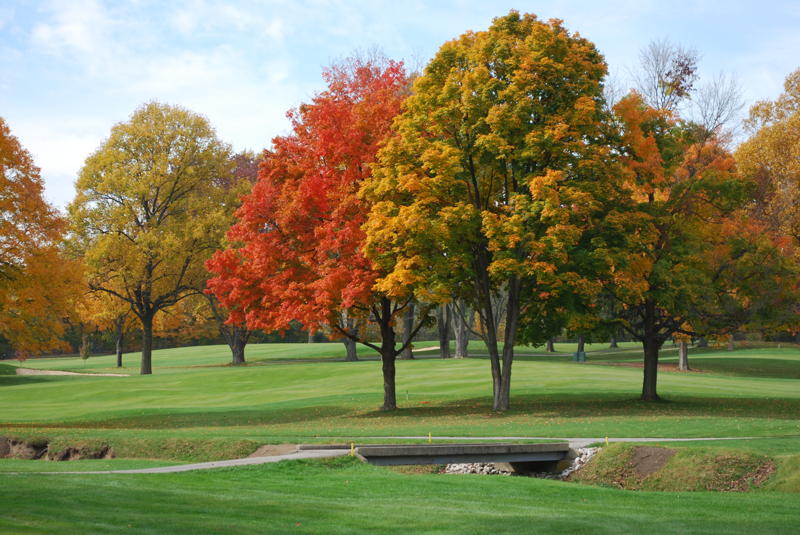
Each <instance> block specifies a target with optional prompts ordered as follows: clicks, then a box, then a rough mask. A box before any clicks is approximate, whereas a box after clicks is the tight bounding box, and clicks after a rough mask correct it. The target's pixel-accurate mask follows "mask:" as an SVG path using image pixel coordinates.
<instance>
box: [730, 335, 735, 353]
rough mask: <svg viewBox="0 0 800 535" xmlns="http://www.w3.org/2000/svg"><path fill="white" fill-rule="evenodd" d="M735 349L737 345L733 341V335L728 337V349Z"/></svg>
mask: <svg viewBox="0 0 800 535" xmlns="http://www.w3.org/2000/svg"><path fill="white" fill-rule="evenodd" d="M734 349H736V345H735V344H734V341H733V335H731V337H730V338H728V351H733V350H734Z"/></svg>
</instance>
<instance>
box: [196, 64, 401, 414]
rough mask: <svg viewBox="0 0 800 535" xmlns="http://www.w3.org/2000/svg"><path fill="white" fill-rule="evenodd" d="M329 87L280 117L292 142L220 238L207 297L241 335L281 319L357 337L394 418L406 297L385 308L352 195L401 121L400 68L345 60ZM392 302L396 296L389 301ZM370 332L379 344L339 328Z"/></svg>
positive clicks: (268, 159)
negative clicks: (354, 325) (377, 360)
mask: <svg viewBox="0 0 800 535" xmlns="http://www.w3.org/2000/svg"><path fill="white" fill-rule="evenodd" d="M324 78H325V81H326V83H327V85H328V88H327V90H326V91H323V92H321V93H319V94H317V95H316V96H315V97H314V98H313V99H312V101H311V102H310V103H308V104H303V105H301V106H300V107H299V108H298V109H296V110H292V111H291V112H290V113H289V118H290V119H291V121H292V133H291V134H290V135H288V136H283V137H278V138H275V139H274V140H273V149H272V150H271V151H266V152H265V153H264V156H263V162H262V164H261V169H260V172H259V180H258V182H257V183H256V184H255V185H254V187H253V191H252V193H251V194H250V195H249V196H247V197H246V198H245V199H244V202H243V204H242V207H241V208H240V209H239V211H238V212H237V217H238V221H237V223H236V224H235V225H234V226H233V227H232V228H231V230H230V232H229V233H228V240H229V242H230V243H231V244H232V246H231V247H230V248H228V249H226V250H224V251H220V252H218V253H217V254H215V255H214V258H212V260H211V261H209V263H208V267H209V269H210V270H211V271H212V272H213V273H215V274H216V275H217V276H216V277H214V278H212V279H211V280H210V281H209V288H210V289H211V291H212V292H214V294H215V295H216V296H217V298H218V299H219V300H220V302H221V303H222V304H223V305H224V306H225V307H226V308H227V309H228V310H229V311H230V321H231V322H240V321H245V322H246V323H247V325H248V326H249V327H250V328H261V329H264V330H267V331H271V330H276V329H285V328H286V327H287V326H288V325H289V322H290V321H292V320H297V321H301V322H302V323H303V324H304V325H306V326H307V328H310V329H312V330H316V328H319V327H320V326H325V325H327V326H330V327H331V328H332V329H333V330H334V333H335V334H338V335H339V336H349V337H353V338H357V339H358V341H360V342H362V343H365V344H367V345H369V346H371V347H373V348H375V349H376V350H378V351H379V352H380V353H381V355H382V360H383V370H384V390H385V392H384V405H383V408H384V409H393V408H395V407H396V400H395V393H394V359H395V358H396V356H397V353H398V349H397V348H396V347H395V335H394V328H393V323H394V317H395V316H396V315H397V314H398V313H399V311H400V310H402V308H403V307H404V306H405V305H406V304H407V302H408V297H405V298H403V296H397V297H399V298H400V299H395V300H394V302H392V301H391V300H390V299H389V297H388V296H387V295H386V294H385V293H384V292H381V291H380V290H378V291H376V289H375V281H376V280H377V278H378V277H379V276H380V275H381V272H380V271H379V270H376V269H375V268H374V266H373V264H372V263H371V261H370V260H369V259H368V258H366V257H365V255H364V252H363V246H364V239H365V235H364V231H363V230H362V225H363V223H364V221H365V218H366V214H367V212H368V211H369V207H370V203H369V202H368V201H365V200H363V199H359V198H358V196H357V193H358V190H359V187H360V185H361V183H362V182H363V181H364V180H365V179H367V178H368V177H369V176H371V173H372V165H371V164H372V162H373V160H374V158H375V154H376V152H377V150H378V147H379V145H380V143H381V142H382V141H383V140H384V138H385V137H386V135H387V133H388V131H389V127H390V125H391V122H392V120H393V118H394V117H395V115H396V114H397V113H398V112H399V110H400V103H401V101H402V100H403V98H404V97H405V95H406V92H407V86H408V81H407V78H406V75H405V72H404V69H403V66H402V64H399V63H395V62H391V61H388V62H376V61H375V60H373V59H352V60H348V61H345V62H343V63H340V64H337V65H334V66H333V67H331V68H329V69H327V70H326V71H325V72H324ZM393 297H395V296H393ZM348 318H350V319H353V318H356V319H360V320H361V321H362V322H364V321H373V322H375V323H377V324H378V325H379V330H380V335H381V342H380V344H379V345H377V344H375V343H373V342H372V341H370V340H369V339H367V338H366V337H365V336H364V334H365V333H364V331H363V329H362V333H361V336H357V335H356V334H355V332H354V331H353V330H352V329H351V328H350V327H348V325H347V324H346V323H347V321H348Z"/></svg>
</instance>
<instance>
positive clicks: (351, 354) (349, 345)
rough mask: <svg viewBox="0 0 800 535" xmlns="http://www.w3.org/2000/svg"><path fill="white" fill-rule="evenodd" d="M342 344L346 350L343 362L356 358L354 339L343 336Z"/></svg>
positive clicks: (352, 360)
mask: <svg viewBox="0 0 800 535" xmlns="http://www.w3.org/2000/svg"><path fill="white" fill-rule="evenodd" d="M342 343H343V344H344V349H345V351H346V352H347V356H346V357H345V358H344V360H345V362H354V361H356V360H358V351H356V341H355V340H352V339H350V338H345V339H344V340H342Z"/></svg>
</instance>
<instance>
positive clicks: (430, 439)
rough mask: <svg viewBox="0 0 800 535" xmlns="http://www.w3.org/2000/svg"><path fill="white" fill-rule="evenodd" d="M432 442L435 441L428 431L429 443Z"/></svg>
mask: <svg viewBox="0 0 800 535" xmlns="http://www.w3.org/2000/svg"><path fill="white" fill-rule="evenodd" d="M431 442H433V437H432V436H431V434H430V433H428V444H430V443H431Z"/></svg>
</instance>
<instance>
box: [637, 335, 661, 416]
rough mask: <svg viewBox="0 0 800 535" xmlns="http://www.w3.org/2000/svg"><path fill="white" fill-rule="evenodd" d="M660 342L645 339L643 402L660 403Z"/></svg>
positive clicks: (643, 342)
mask: <svg viewBox="0 0 800 535" xmlns="http://www.w3.org/2000/svg"><path fill="white" fill-rule="evenodd" d="M658 345H659V344H658V342H657V341H656V340H654V339H648V338H645V340H643V341H642V346H643V347H644V380H643V382H642V397H641V399H642V401H658V400H659V399H661V398H659V397H658V392H657V388H656V387H657V384H658V349H659V347H658Z"/></svg>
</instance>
